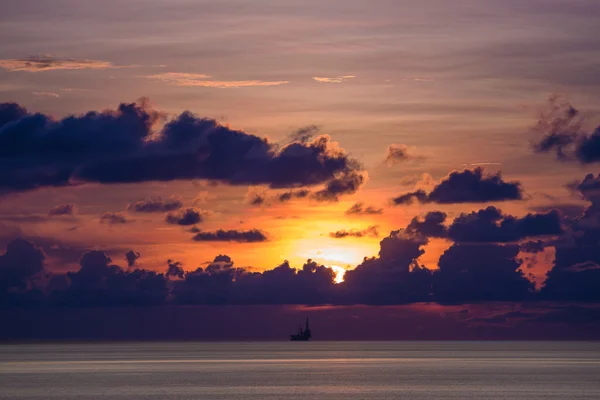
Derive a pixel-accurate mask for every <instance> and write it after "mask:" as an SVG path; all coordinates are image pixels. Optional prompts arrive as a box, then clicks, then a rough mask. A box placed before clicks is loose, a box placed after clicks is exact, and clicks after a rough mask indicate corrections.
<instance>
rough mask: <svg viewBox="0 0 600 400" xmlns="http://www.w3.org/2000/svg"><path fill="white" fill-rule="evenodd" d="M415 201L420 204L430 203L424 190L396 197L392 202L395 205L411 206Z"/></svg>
mask: <svg viewBox="0 0 600 400" xmlns="http://www.w3.org/2000/svg"><path fill="white" fill-rule="evenodd" d="M414 201H417V202H419V203H429V202H430V200H429V195H428V194H427V192H425V191H424V190H422V189H419V190H416V191H414V192H409V193H405V194H402V195H400V196H398V197H394V198H393V199H392V202H393V204H395V205H400V204H411V203H413V202H414Z"/></svg>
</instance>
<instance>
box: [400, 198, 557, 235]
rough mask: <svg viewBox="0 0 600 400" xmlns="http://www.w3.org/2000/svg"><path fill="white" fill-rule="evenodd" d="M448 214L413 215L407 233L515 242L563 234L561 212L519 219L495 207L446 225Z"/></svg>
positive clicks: (462, 216)
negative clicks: (419, 216)
mask: <svg viewBox="0 0 600 400" xmlns="http://www.w3.org/2000/svg"><path fill="white" fill-rule="evenodd" d="M446 219H447V215H446V214H445V213H443V212H441V211H433V212H429V213H427V214H425V216H424V217H423V218H418V217H415V218H413V219H412V220H411V222H410V223H409V224H408V226H407V227H406V232H408V233H409V234H412V235H420V236H424V237H429V238H448V239H450V240H452V241H454V242H474V243H476V242H490V243H494V242H495V243H505V242H517V241H520V240H522V239H525V238H529V237H537V236H558V235H560V234H562V233H563V228H562V226H561V217H560V213H559V212H558V211H556V210H551V211H548V212H546V213H543V214H527V215H525V216H524V217H522V218H517V217H513V216H511V215H506V214H503V213H502V211H501V210H499V209H497V208H496V207H492V206H490V207H487V208H485V209H482V210H479V211H474V212H471V213H468V214H461V215H459V216H458V217H457V218H455V219H454V221H452V223H451V224H450V225H448V226H447V225H445V223H446Z"/></svg>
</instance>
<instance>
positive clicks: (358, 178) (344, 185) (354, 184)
mask: <svg viewBox="0 0 600 400" xmlns="http://www.w3.org/2000/svg"><path fill="white" fill-rule="evenodd" d="M364 182H365V175H364V174H362V173H360V172H357V171H351V172H348V173H346V174H343V175H341V176H339V177H337V178H334V179H332V180H330V181H329V182H327V183H326V184H325V188H323V189H321V190H319V191H317V192H315V193H314V198H315V199H316V200H317V201H338V200H339V197H340V196H342V195H346V194H354V193H356V192H357V191H358V189H359V188H360V187H361V186H362V185H363V183H364Z"/></svg>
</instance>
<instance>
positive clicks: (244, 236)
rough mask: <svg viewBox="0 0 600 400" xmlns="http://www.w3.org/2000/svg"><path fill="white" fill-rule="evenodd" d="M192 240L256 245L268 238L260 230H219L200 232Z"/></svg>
mask: <svg viewBox="0 0 600 400" xmlns="http://www.w3.org/2000/svg"><path fill="white" fill-rule="evenodd" d="M192 240H195V241H196V242H239V243H255V242H265V241H266V240H267V236H266V235H265V234H264V233H263V232H262V231H261V230H259V229H250V230H248V231H237V230H228V231H226V230H223V229H219V230H217V231H215V232H202V231H201V232H198V233H196V235H194V237H193V238H192Z"/></svg>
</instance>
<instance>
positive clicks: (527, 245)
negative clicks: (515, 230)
mask: <svg viewBox="0 0 600 400" xmlns="http://www.w3.org/2000/svg"><path fill="white" fill-rule="evenodd" d="M545 248H546V243H545V242H544V241H543V240H530V241H527V242H524V243H521V251H522V252H524V253H533V254H535V253H541V252H542V251H544V249H545Z"/></svg>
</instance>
